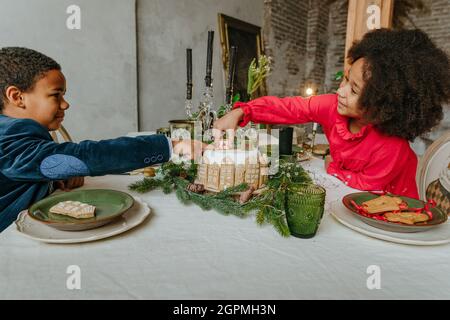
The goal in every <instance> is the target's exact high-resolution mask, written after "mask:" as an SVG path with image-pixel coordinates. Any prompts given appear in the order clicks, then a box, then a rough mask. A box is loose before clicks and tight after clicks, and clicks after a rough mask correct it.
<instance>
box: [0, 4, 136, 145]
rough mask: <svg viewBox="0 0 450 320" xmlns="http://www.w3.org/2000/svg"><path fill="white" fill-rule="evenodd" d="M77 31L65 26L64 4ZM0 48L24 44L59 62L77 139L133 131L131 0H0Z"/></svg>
mask: <svg viewBox="0 0 450 320" xmlns="http://www.w3.org/2000/svg"><path fill="white" fill-rule="evenodd" d="M72 4H75V5H78V6H79V7H80V8H81V30H69V29H68V28H67V27H66V19H67V18H68V17H69V14H67V13H66V9H67V7H68V6H69V5H72ZM0 8H1V11H0V12H1V19H0V47H6V46H25V47H29V48H32V49H35V50H37V51H40V52H42V53H44V54H46V55H48V56H50V57H52V58H53V59H55V60H56V61H57V62H59V63H60V64H61V66H62V70H63V73H64V74H65V76H66V78H67V95H66V98H67V100H68V101H69V103H70V104H71V107H70V109H69V110H68V112H67V114H66V119H65V121H64V126H65V127H66V128H67V129H68V131H69V133H70V134H71V135H72V137H73V139H74V140H76V141H80V140H84V139H102V138H111V137H116V136H119V135H124V134H126V133H127V132H130V131H136V130H137V77H136V19H135V0H33V1H30V0H0Z"/></svg>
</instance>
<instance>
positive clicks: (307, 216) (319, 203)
mask: <svg viewBox="0 0 450 320" xmlns="http://www.w3.org/2000/svg"><path fill="white" fill-rule="evenodd" d="M325 194H326V191H325V189H324V188H322V187H321V186H318V185H315V184H293V185H292V186H291V187H289V189H288V190H287V194H286V203H285V209H286V210H285V211H286V220H287V224H288V226H289V231H290V233H291V235H293V236H295V237H298V238H312V237H314V236H315V235H316V232H317V229H318V228H319V224H320V221H321V220H322V216H323V212H324V206H325Z"/></svg>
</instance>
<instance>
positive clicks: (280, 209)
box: [129, 160, 312, 237]
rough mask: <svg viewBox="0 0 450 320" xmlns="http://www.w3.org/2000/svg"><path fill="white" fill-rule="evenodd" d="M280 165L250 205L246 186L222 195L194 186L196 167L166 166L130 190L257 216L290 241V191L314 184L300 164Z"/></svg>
mask: <svg viewBox="0 0 450 320" xmlns="http://www.w3.org/2000/svg"><path fill="white" fill-rule="evenodd" d="M278 165H279V170H278V172H277V173H276V174H274V175H272V176H270V178H269V181H268V183H267V186H266V187H265V188H264V189H262V190H261V191H260V192H259V193H258V194H257V195H255V196H253V197H252V198H250V199H244V200H248V201H242V196H243V195H245V193H246V191H247V190H248V189H249V187H248V185H247V184H245V183H243V184H240V185H238V186H235V187H231V188H228V189H226V190H223V191H221V192H218V193H212V192H211V193H210V192H205V191H204V189H203V190H202V188H201V185H197V184H195V183H194V180H195V178H196V176H197V165H196V164H194V163H180V164H176V163H174V162H167V163H164V164H163V165H162V166H161V167H160V168H158V169H157V170H156V175H155V176H154V177H145V178H144V179H143V180H141V181H137V182H135V183H133V184H131V185H130V186H129V189H130V190H132V191H136V192H139V193H145V192H149V191H151V190H154V189H158V188H160V189H162V191H163V192H164V193H166V194H168V193H171V192H175V193H176V196H177V198H178V199H179V200H180V201H181V202H182V203H184V204H187V203H191V202H192V203H195V204H196V205H198V206H200V207H201V208H202V209H204V210H211V209H215V210H216V211H218V212H219V213H221V214H225V215H235V216H238V217H247V216H249V215H252V214H254V215H255V216H256V222H257V223H258V225H263V224H266V223H268V224H271V225H273V226H274V228H275V229H276V230H277V231H278V232H279V233H280V234H281V235H282V236H285V237H287V236H289V235H290V232H289V228H288V225H287V223H286V216H285V212H286V211H285V210H286V203H285V202H286V193H287V190H288V188H289V187H290V186H292V185H293V184H295V183H304V184H312V180H311V178H310V177H309V176H308V174H307V173H306V171H305V170H304V169H303V168H302V167H301V166H300V164H298V163H295V162H287V161H283V160H280V162H279V164H278ZM250 194H251V192H250Z"/></svg>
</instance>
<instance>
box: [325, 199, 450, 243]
mask: <svg viewBox="0 0 450 320" xmlns="http://www.w3.org/2000/svg"><path fill="white" fill-rule="evenodd" d="M330 213H331V215H332V216H333V217H334V218H336V220H337V221H339V222H340V223H342V224H343V225H345V226H347V227H349V228H350V229H353V230H355V231H358V232H360V233H362V234H365V235H367V236H369V237H373V238H377V239H381V240H386V241H390V242H396V243H402V244H410V245H416V246H432V245H440V244H446V243H450V222H449V221H447V222H445V223H443V224H442V225H441V226H438V227H435V228H433V229H430V230H427V231H423V232H415V233H398V232H390V231H385V230H382V229H378V228H375V227H372V226H369V225H368V224H366V223H364V222H363V221H361V220H360V219H358V218H356V217H355V216H354V215H353V214H351V212H349V210H348V209H347V208H346V207H345V206H344V205H343V203H342V201H341V200H337V201H334V202H332V203H331V205H330Z"/></svg>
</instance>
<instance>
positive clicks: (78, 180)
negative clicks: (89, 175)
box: [55, 177, 84, 191]
mask: <svg viewBox="0 0 450 320" xmlns="http://www.w3.org/2000/svg"><path fill="white" fill-rule="evenodd" d="M82 185H84V177H73V178H69V179H67V180H58V181H55V186H56V188H57V189H61V190H63V191H70V190H72V189H75V188H78V187H81V186H82Z"/></svg>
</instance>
